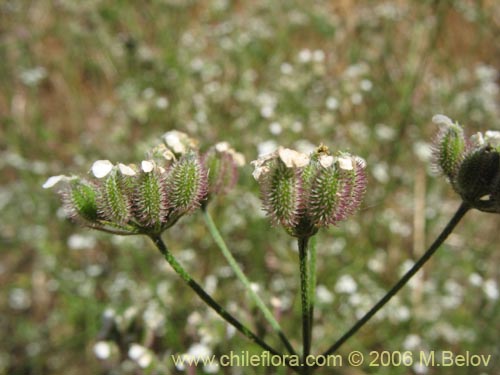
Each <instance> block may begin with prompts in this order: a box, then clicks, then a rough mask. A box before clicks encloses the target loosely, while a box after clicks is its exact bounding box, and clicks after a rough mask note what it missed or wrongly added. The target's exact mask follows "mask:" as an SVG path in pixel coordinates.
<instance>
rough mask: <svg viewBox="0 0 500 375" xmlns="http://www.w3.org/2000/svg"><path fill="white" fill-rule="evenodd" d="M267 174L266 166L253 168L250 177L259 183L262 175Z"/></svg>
mask: <svg viewBox="0 0 500 375" xmlns="http://www.w3.org/2000/svg"><path fill="white" fill-rule="evenodd" d="M267 172H269V167H267V166H260V167H255V170H254V171H253V173H252V176H253V178H255V180H257V181H259V180H260V177H261V176H262V175H263V174H266V173H267Z"/></svg>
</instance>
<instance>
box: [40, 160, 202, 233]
mask: <svg viewBox="0 0 500 375" xmlns="http://www.w3.org/2000/svg"><path fill="white" fill-rule="evenodd" d="M164 165H165V167H164V166H162V165H159V164H158V163H157V162H156V161H154V160H144V161H142V162H141V164H140V166H137V165H124V164H117V165H113V164H112V163H111V162H109V161H107V160H98V161H96V162H95V163H94V164H93V166H92V168H91V172H92V174H93V176H94V178H83V177H76V176H75V177H67V176H54V177H50V178H49V179H48V180H47V182H46V183H45V184H44V187H45V188H51V187H55V186H57V187H58V188H59V191H60V193H61V196H62V200H63V204H64V207H65V209H66V212H67V213H68V216H69V217H70V218H72V219H73V220H75V221H76V222H78V223H80V224H82V225H84V226H87V227H90V228H94V229H98V230H102V231H107V232H112V233H116V234H138V233H143V234H159V233H161V232H162V231H164V230H165V229H167V228H169V227H171V226H172V225H173V224H175V223H176V222H177V220H178V219H179V218H180V217H181V216H183V215H185V214H188V213H190V212H192V211H193V210H194V209H195V208H196V207H198V206H199V205H200V204H201V202H202V201H203V200H204V199H205V198H206V192H207V183H208V182H207V174H206V172H205V169H204V168H203V166H202V163H201V160H200V157H199V156H198V154H197V153H195V152H193V151H189V152H186V153H185V154H184V155H182V156H180V158H179V159H178V160H175V161H173V162H172V163H171V164H168V163H165V164H164Z"/></svg>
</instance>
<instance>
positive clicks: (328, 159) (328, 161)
mask: <svg viewBox="0 0 500 375" xmlns="http://www.w3.org/2000/svg"><path fill="white" fill-rule="evenodd" d="M334 161H335V158H334V157H333V156H331V155H321V156H320V157H319V163H320V164H321V166H322V167H323V168H328V167H329V166H330V165H332V164H333V162H334Z"/></svg>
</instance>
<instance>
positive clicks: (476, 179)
mask: <svg viewBox="0 0 500 375" xmlns="http://www.w3.org/2000/svg"><path fill="white" fill-rule="evenodd" d="M433 121H434V122H435V123H437V124H439V125H441V129H440V131H439V134H438V136H437V138H436V141H435V146H434V160H435V165H436V166H437V169H438V170H439V171H440V172H441V173H442V174H443V175H445V176H446V177H447V178H448V180H449V181H450V183H451V186H452V187H453V189H454V190H455V191H456V192H457V193H458V194H459V195H460V196H461V197H462V199H463V200H464V202H466V203H468V204H469V205H470V206H471V207H474V208H477V209H478V210H480V211H484V212H496V213H500V132H497V131H487V132H486V133H485V134H484V135H483V134H481V133H477V134H475V135H473V136H472V137H470V138H469V139H466V138H465V136H464V133H463V130H462V127H461V126H460V125H459V124H458V123H453V122H452V121H451V120H450V119H449V118H448V117H446V116H443V115H436V116H434V117H433Z"/></svg>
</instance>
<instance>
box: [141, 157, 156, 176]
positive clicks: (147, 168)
mask: <svg viewBox="0 0 500 375" xmlns="http://www.w3.org/2000/svg"><path fill="white" fill-rule="evenodd" d="M154 167H155V164H154V163H153V162H152V161H151V160H143V161H142V162H141V169H142V170H143V171H144V172H146V173H149V172H151V171H152V170H153V169H154Z"/></svg>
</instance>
